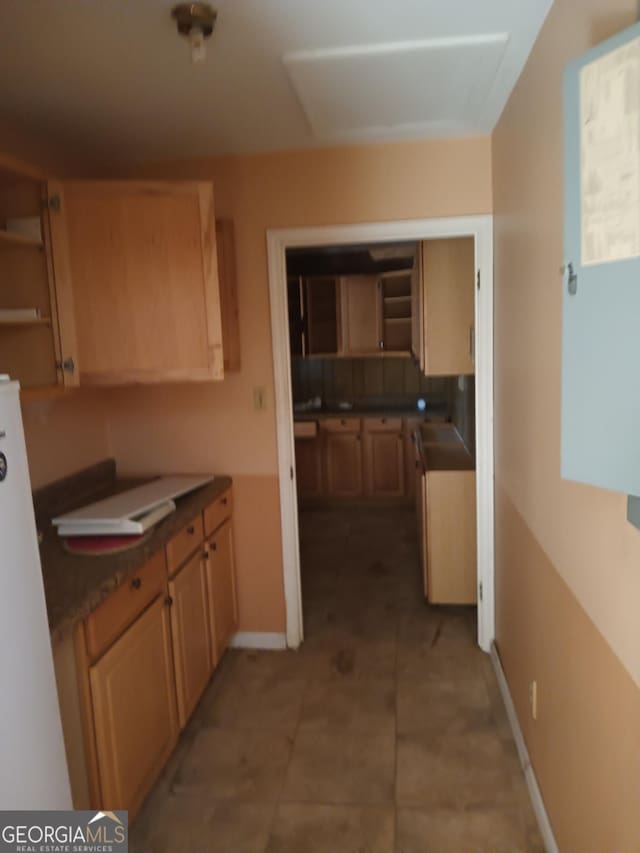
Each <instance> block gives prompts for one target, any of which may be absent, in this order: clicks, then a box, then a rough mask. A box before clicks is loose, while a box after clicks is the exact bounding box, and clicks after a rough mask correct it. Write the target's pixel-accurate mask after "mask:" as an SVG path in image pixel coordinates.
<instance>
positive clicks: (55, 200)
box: [45, 193, 62, 213]
mask: <svg viewBox="0 0 640 853" xmlns="http://www.w3.org/2000/svg"><path fill="white" fill-rule="evenodd" d="M45 204H46V206H47V207H48V208H49V210H54V211H55V212H56V213H60V210H61V208H62V202H61V201H60V194H59V193H54V194H53V195H51V196H49V198H47V200H46V202H45Z"/></svg>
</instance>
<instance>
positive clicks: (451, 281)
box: [413, 237, 475, 376]
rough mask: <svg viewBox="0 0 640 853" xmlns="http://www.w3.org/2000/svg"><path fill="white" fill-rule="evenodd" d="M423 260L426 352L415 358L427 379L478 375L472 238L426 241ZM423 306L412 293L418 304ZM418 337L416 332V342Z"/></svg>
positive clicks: (423, 330) (423, 336) (423, 314)
mask: <svg viewBox="0 0 640 853" xmlns="http://www.w3.org/2000/svg"><path fill="white" fill-rule="evenodd" d="M421 255H422V257H421V259H420V271H421V276H422V294H421V297H422V350H421V352H419V353H417V355H418V359H419V361H420V363H421V366H422V367H423V371H424V373H425V374H426V375H427V376H461V375H464V374H472V373H474V371H475V368H474V350H475V330H474V300H475V249H474V240H473V237H453V238H448V239H442V240H424V241H423V242H422V243H421ZM419 301H420V300H419V299H416V297H415V294H414V303H415V304H419ZM415 335H416V329H415V328H414V330H413V336H414V340H415ZM414 354H415V353H414Z"/></svg>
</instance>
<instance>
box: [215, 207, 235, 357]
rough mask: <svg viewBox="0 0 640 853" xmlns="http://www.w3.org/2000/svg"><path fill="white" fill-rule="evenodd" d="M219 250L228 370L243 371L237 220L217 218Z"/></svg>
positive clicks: (221, 304) (223, 331) (224, 342)
mask: <svg viewBox="0 0 640 853" xmlns="http://www.w3.org/2000/svg"><path fill="white" fill-rule="evenodd" d="M216 250H217V255H218V278H219V281H220V314H221V319H222V347H223V350H224V369H225V372H226V371H237V370H240V320H239V317H238V281H237V275H236V240H235V231H234V227H233V221H232V220H231V219H216Z"/></svg>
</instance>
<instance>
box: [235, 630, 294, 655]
mask: <svg viewBox="0 0 640 853" xmlns="http://www.w3.org/2000/svg"><path fill="white" fill-rule="evenodd" d="M230 646H231V648H232V649H271V650H278V651H279V650H281V649H286V648H287V638H286V635H285V634H278V633H271V632H269V631H238V632H237V633H235V634H234V635H233V637H232V638H231V643H230Z"/></svg>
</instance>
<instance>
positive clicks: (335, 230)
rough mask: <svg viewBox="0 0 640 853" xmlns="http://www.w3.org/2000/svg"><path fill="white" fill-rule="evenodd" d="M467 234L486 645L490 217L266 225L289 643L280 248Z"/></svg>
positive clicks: (293, 605) (293, 573) (287, 431)
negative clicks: (476, 282)
mask: <svg viewBox="0 0 640 853" xmlns="http://www.w3.org/2000/svg"><path fill="white" fill-rule="evenodd" d="M467 236H470V237H474V239H475V246H476V269H477V271H479V272H480V280H481V287H480V290H477V289H476V305H475V321H476V472H477V476H476V502H477V541H478V582H479V583H482V590H483V600H482V602H479V603H478V643H479V645H480V646H481V647H482V648H483V649H484V650H485V651H487V652H488V651H489V650H490V649H491V643H492V641H493V638H494V592H493V589H494V584H493V571H494V533H493V515H494V512H493V218H492V217H491V216H457V217H448V218H444V219H411V220H401V221H395V222H370V223H362V224H357V225H332V226H323V227H317V228H316V227H313V228H284V229H270V230H268V231H267V257H268V270H269V296H270V304H271V337H272V347H273V370H274V383H275V410H276V426H277V437H278V474H279V483H280V513H281V524H282V548H283V574H284V591H285V603H286V612H287V645H288V646H290V647H291V648H297V647H298V646H299V644H300V643H301V642H302V638H303V626H302V599H301V583H300V554H299V543H298V505H297V497H296V485H295V456H294V440H293V418H292V410H293V402H292V393H291V363H290V356H289V317H288V311H287V289H286V258H285V252H286V250H287V248H293V247H296V246H317V245H340V244H350V243H376V242H389V241H404V240H425V239H435V238H440V237H467Z"/></svg>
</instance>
